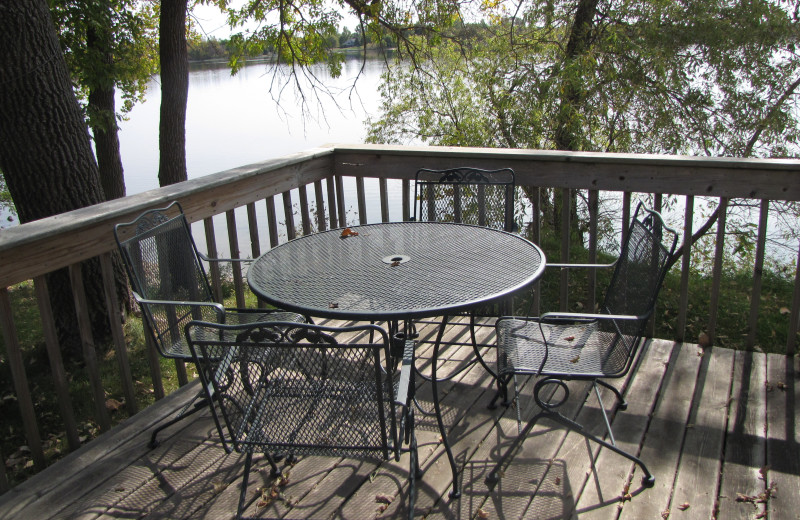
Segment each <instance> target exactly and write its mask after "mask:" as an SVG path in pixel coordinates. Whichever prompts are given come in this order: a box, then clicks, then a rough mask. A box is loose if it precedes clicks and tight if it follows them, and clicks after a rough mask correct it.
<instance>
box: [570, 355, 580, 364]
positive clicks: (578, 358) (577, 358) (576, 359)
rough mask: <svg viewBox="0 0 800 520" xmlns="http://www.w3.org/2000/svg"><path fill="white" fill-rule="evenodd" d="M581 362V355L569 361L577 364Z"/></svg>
mask: <svg viewBox="0 0 800 520" xmlns="http://www.w3.org/2000/svg"><path fill="white" fill-rule="evenodd" d="M580 360H581V355H580V354H578V355H577V356H575V357H574V358H572V359H570V360H569V362H570V363H577V362H578V361H580Z"/></svg>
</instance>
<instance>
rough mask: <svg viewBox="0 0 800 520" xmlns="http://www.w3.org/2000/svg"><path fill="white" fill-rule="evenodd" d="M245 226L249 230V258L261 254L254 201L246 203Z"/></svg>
mask: <svg viewBox="0 0 800 520" xmlns="http://www.w3.org/2000/svg"><path fill="white" fill-rule="evenodd" d="M247 228H248V229H249V230H250V255H251V258H258V257H259V256H261V240H260V239H259V238H258V216H257V215H256V204H255V202H250V203H248V204H247Z"/></svg>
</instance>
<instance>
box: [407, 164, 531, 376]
mask: <svg viewBox="0 0 800 520" xmlns="http://www.w3.org/2000/svg"><path fill="white" fill-rule="evenodd" d="M515 192H516V180H515V177H514V170H512V169H511V168H501V169H496V170H484V169H480V168H471V167H460V168H450V169H446V170H431V169H427V168H422V169H420V170H418V171H417V173H416V175H415V182H414V201H415V203H414V214H413V217H412V220H419V221H428V222H455V223H462V224H471V225H475V226H484V227H490V228H494V229H499V230H503V231H508V232H514V231H516V230H517V229H518V226H517V224H516V221H515V218H514V217H515V214H514V210H515V205H514V203H515ZM476 275H478V276H479V275H480V273H476ZM510 305H511V302H510V301H509V302H502V303H499V304H495V305H488V306H486V307H483V308H479V309H475V310H473V311H471V312H469V313H467V315H468V316H469V318H470V323H469V331H470V340H471V342H472V348H473V350H474V352H475V358H474V359H473V361H474V362H479V363H480V364H481V365H482V366H483V368H484V369H485V370H486V371H487V372H489V373H490V374H491V375H492V376H495V377H496V375H495V373H494V371H493V370H492V369H491V367H490V366H489V365H488V364H487V363H486V362H485V360H484V359H483V355H482V354H481V352H480V349H481V348H482V347H492V346H493V345H478V342H477V339H476V335H475V327H476V317H486V316H492V317H496V316H499V315H501V314H508V312H509V307H510ZM464 368H466V367H464ZM462 370H463V369H462ZM462 370H458V371H455V372H451V373H450V375H449V376H447V377H445V378H443V379H447V378H450V377H454V376H455V375H457V374H458V373H460V372H461V371H462Z"/></svg>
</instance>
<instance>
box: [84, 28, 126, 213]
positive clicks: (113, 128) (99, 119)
mask: <svg viewBox="0 0 800 520" xmlns="http://www.w3.org/2000/svg"><path fill="white" fill-rule="evenodd" d="M110 38H111V35H110V34H109V33H108V31H107V30H105V29H104V28H102V27H96V26H91V27H89V30H88V32H87V35H86V45H87V46H88V47H89V49H90V50H91V51H93V52H95V53H97V54H99V55H100V56H101V58H100V59H101V60H102V62H103V64H104V65H105V66H107V67H109V68H110V65H111V62H112V60H113V56H112V55H111V52H110V50H109V49H110V48H111V42H110V41H109V39H110ZM115 103H116V102H115V100H114V81H113V79H110V78H103V79H101V80H100V82H98V83H96V84H94V85H91V88H90V90H89V107H88V109H89V113H90V114H91V116H92V118H91V121H92V135H93V136H94V149H95V154H96V155H97V167H98V169H99V172H100V184H101V186H102V187H103V193H104V194H105V198H106V200H112V199H119V198H122V197H124V196H125V177H124V172H123V168H122V156H121V155H120V151H119V127H118V126H117V117H116V113H117V110H116V106H115Z"/></svg>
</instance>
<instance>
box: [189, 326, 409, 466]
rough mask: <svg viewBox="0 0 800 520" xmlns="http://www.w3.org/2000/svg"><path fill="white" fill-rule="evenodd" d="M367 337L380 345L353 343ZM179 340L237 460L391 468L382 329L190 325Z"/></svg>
mask: <svg viewBox="0 0 800 520" xmlns="http://www.w3.org/2000/svg"><path fill="white" fill-rule="evenodd" d="M370 332H371V333H373V334H374V337H375V338H376V339H377V341H376V342H375V343H369V342H364V343H362V342H360V341H361V340H363V339H364V338H365V337H366V336H368V335H369V333H370ZM186 335H187V339H188V342H189V344H190V347H191V350H192V353H193V354H194V356H195V363H196V364H197V366H198V368H199V369H200V374H201V377H202V378H203V380H204V381H205V383H206V384H207V385H208V388H209V391H210V394H209V395H214V398H215V400H216V402H217V403H218V404H219V408H220V411H221V416H222V418H223V421H224V425H225V430H227V435H226V436H224V437H227V438H226V441H227V442H230V444H231V445H232V446H233V447H234V449H236V450H237V451H246V452H252V451H278V452H282V453H290V454H292V455H344V454H345V453H346V454H349V455H351V456H352V455H357V456H372V457H378V458H383V459H388V458H389V456H390V455H393V454H394V453H395V450H396V449H398V436H397V434H394V433H393V432H395V431H396V428H395V425H396V422H395V408H394V407H395V404H394V402H393V400H392V392H393V390H392V388H393V381H392V377H391V376H389V373H388V371H387V368H386V367H384V366H383V364H382V362H383V361H386V360H388V359H389V357H388V354H389V352H388V345H389V343H388V341H389V340H388V337H387V335H386V332H385V331H383V329H381V328H379V327H375V326H360V327H348V328H332V327H323V326H317V325H311V324H298V323H288V322H272V323H256V324H248V325H240V326H226V325H220V324H213V323H198V322H193V323H191V324H189V325H188V326H187V328H186ZM337 338H349V339H341V340H340V339H337Z"/></svg>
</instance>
